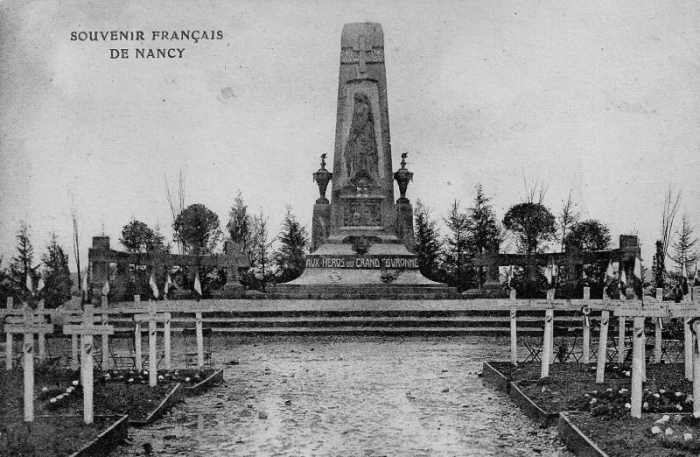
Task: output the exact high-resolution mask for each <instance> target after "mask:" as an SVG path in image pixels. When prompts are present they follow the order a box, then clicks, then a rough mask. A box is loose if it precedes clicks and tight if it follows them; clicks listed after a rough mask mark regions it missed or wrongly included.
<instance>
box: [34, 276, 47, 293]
mask: <svg viewBox="0 0 700 457" xmlns="http://www.w3.org/2000/svg"><path fill="white" fill-rule="evenodd" d="M45 285H46V284H44V278H39V284H37V286H36V292H37V293H39V292H41V289H43V288H44V286H45Z"/></svg>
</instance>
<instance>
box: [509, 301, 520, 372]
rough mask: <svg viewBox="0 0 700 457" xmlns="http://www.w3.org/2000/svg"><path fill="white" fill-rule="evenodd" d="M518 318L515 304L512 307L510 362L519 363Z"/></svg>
mask: <svg viewBox="0 0 700 457" xmlns="http://www.w3.org/2000/svg"><path fill="white" fill-rule="evenodd" d="M517 328H518V320H517V311H516V308H515V306H511V307H510V363H512V364H513V365H517V364H518V335H517V333H518V331H517Z"/></svg>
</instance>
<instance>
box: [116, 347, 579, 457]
mask: <svg viewBox="0 0 700 457" xmlns="http://www.w3.org/2000/svg"><path fill="white" fill-rule="evenodd" d="M507 351H508V346H507V344H506V343H502V342H500V343H498V344H497V343H496V341H495V340H493V339H485V338H476V337H470V338H464V337H426V338H419V337H412V338H401V337H391V338H381V337H367V336H343V337H333V336H327V337H316V338H314V339H309V338H302V337H258V338H245V339H243V338H240V337H238V338H228V339H226V338H223V337H222V338H220V339H217V341H216V342H215V354H216V361H217V362H218V363H226V362H230V361H232V360H236V361H240V364H239V365H233V366H230V365H229V366H227V368H226V371H225V378H226V382H225V384H223V385H221V386H218V387H216V388H214V389H212V390H210V391H209V392H207V393H206V394H205V395H203V396H200V397H195V398H191V399H188V400H187V401H186V403H184V404H182V405H180V406H178V407H177V408H175V409H174V410H173V412H172V414H171V415H169V416H167V417H165V418H163V419H161V420H159V421H157V422H156V423H155V424H154V425H152V426H150V427H148V428H145V429H141V430H133V429H132V431H131V432H130V433H131V440H132V442H133V444H131V445H124V446H122V447H120V448H119V449H118V450H116V451H115V452H113V453H112V454H111V455H112V456H134V455H144V448H143V444H144V443H149V444H150V445H151V446H152V448H153V454H154V455H158V456H169V455H187V456H190V455H192V456H194V455H197V456H219V455H222V456H224V455H262V456H268V455H270V456H272V455H318V456H335V455H337V456H350V455H353V456H360V455H362V456H382V455H388V456H422V455H448V456H452V455H454V456H458V455H459V456H569V455H571V454H568V453H567V452H565V451H562V449H563V447H562V444H561V442H560V441H559V440H558V439H557V438H556V432H555V431H554V430H543V429H540V428H539V427H538V426H537V425H536V424H535V423H533V422H532V421H530V420H529V419H527V418H526V417H525V416H524V415H522V414H521V413H520V412H519V411H518V409H517V408H516V407H515V406H514V405H513V404H512V403H511V402H510V400H509V399H508V398H507V397H506V396H505V395H504V394H502V393H498V392H496V391H494V390H492V389H490V388H488V387H484V386H483V385H482V382H481V379H480V378H478V377H477V375H476V373H477V372H479V371H481V366H482V362H483V361H484V360H493V359H505V358H506V357H507Z"/></svg>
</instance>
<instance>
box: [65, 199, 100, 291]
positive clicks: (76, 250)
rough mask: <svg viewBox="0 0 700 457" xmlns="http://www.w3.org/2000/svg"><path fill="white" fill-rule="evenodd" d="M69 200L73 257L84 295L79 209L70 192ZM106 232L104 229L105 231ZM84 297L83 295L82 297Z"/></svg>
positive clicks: (79, 287)
mask: <svg viewBox="0 0 700 457" xmlns="http://www.w3.org/2000/svg"><path fill="white" fill-rule="evenodd" d="M68 200H69V201H70V218H71V222H72V223H73V256H74V257H75V266H76V268H77V269H78V289H79V290H80V292H81V294H84V293H85V291H84V290H83V280H82V276H81V275H82V270H81V269H80V233H79V230H78V209H77V208H76V207H75V199H74V198H73V194H72V193H71V192H70V191H68ZM103 231H104V229H103ZM81 296H82V295H81Z"/></svg>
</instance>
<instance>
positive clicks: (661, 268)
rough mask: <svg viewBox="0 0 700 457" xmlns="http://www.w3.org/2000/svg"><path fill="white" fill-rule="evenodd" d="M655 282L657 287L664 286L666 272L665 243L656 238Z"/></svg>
mask: <svg viewBox="0 0 700 457" xmlns="http://www.w3.org/2000/svg"><path fill="white" fill-rule="evenodd" d="M653 266H654V282H655V283H656V288H663V287H664V283H665V281H664V276H665V273H666V256H665V255H664V243H663V241H662V240H656V252H655V253H654V265H653Z"/></svg>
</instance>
